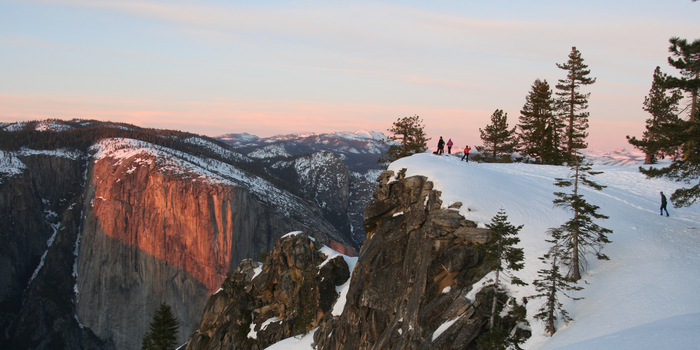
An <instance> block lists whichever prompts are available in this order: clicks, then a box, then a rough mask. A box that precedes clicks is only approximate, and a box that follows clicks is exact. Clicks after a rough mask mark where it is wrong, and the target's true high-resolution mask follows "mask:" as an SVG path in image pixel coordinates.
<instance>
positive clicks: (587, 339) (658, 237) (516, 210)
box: [271, 150, 700, 350]
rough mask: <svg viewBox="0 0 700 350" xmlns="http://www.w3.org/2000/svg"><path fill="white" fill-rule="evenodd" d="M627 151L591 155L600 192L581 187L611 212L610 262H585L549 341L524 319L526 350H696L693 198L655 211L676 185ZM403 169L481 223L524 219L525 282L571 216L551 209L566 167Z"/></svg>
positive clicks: (420, 161)
mask: <svg viewBox="0 0 700 350" xmlns="http://www.w3.org/2000/svg"><path fill="white" fill-rule="evenodd" d="M626 153H629V152H627V151H624V150H619V151H618V152H613V153H611V154H602V153H598V152H590V153H589V156H591V157H595V158H596V159H595V163H597V164H601V165H596V166H595V167H594V169H595V170H600V171H603V172H604V173H603V174H601V175H598V176H596V177H594V179H596V181H597V182H599V183H600V184H603V185H606V186H608V187H607V188H606V189H604V190H603V191H601V192H597V191H594V190H589V189H584V190H583V191H584V192H583V194H584V195H585V197H586V199H587V200H588V201H589V202H590V203H592V204H595V205H598V206H600V212H601V213H602V214H605V215H608V216H610V219H608V220H602V221H600V222H599V224H600V225H601V226H603V227H606V228H609V229H612V230H613V234H611V235H609V238H610V239H611V240H612V241H613V242H612V243H611V244H608V245H607V246H606V247H605V249H604V251H603V252H604V253H605V254H607V255H608V256H609V257H610V261H597V260H595V258H594V257H591V258H590V260H589V266H588V270H587V272H586V273H585V274H584V276H583V280H582V281H581V282H580V285H582V286H583V287H584V288H585V289H584V290H583V291H580V292H577V293H576V295H575V296H577V297H583V298H584V299H583V300H579V301H572V300H570V299H565V298H564V299H562V300H563V302H564V305H565V309H566V310H568V312H569V314H570V316H571V317H572V318H573V319H574V321H573V322H571V323H570V324H569V325H565V324H559V325H558V326H557V327H558V331H557V333H555V335H554V336H553V337H551V338H550V337H549V336H547V335H546V334H545V332H544V327H543V324H542V323H541V322H538V321H536V320H533V319H530V324H531V326H532V333H533V336H532V338H530V340H529V341H528V342H527V343H526V344H525V346H524V347H525V348H526V349H558V348H563V349H568V350H579V349H662V348H666V349H698V348H699V347H700V345H698V344H700V331H699V330H700V302H698V296H699V295H700V292H699V291H700V278H699V276H700V204H696V205H695V206H693V207H691V208H680V209H675V208H670V209H669V212H670V214H671V217H668V218H667V217H665V216H660V215H659V213H658V208H659V205H660V196H659V191H663V192H664V193H666V195H667V196H670V194H671V193H673V191H674V190H675V189H676V188H679V187H681V186H680V184H678V183H675V182H670V181H666V180H659V179H652V180H649V179H646V178H645V177H644V175H642V174H640V173H639V171H638V168H637V167H638V160H639V158H638V157H637V156H638V155H636V154H632V153H629V154H630V156H631V157H634V159H633V160H629V161H624V159H623V158H625V154H626ZM606 158H607V159H617V160H622V161H617V162H608V161H607V160H606ZM602 164H618V165H602ZM619 164H624V165H619ZM401 168H407V169H408V172H407V176H411V175H418V174H420V175H426V176H428V178H429V179H430V180H431V181H433V182H434V183H435V185H436V188H437V189H439V190H442V199H443V205H444V206H445V207H446V206H448V205H450V204H451V203H454V202H458V201H459V202H462V203H463V204H464V205H463V206H462V209H461V210H460V212H461V213H462V214H463V215H464V216H465V217H466V218H468V219H470V220H474V221H477V222H479V223H481V224H486V223H489V222H490V221H491V218H492V217H493V216H494V215H495V214H496V213H497V212H498V210H499V209H504V210H505V211H506V213H507V215H508V219H509V221H510V222H511V223H512V224H513V225H524V228H523V229H522V231H521V232H520V238H521V247H523V248H524V250H525V255H526V266H525V269H524V270H522V271H520V272H519V273H518V274H517V275H518V276H519V277H521V278H522V279H524V280H525V281H526V282H532V280H533V279H535V278H536V277H537V270H539V269H541V268H542V267H543V264H542V263H541V262H540V261H539V260H538V259H537V257H539V256H541V255H542V254H543V253H545V251H546V250H547V249H548V244H547V243H546V242H545V241H544V239H545V238H546V234H545V232H546V231H547V229H548V228H551V227H556V226H559V225H561V224H562V223H563V222H564V221H566V220H567V219H568V217H569V214H568V213H567V212H566V211H564V210H563V209H555V208H553V207H552V200H553V199H554V195H553V192H554V191H555V190H557V188H556V187H555V186H554V185H553V183H554V178H556V177H566V176H567V174H568V171H569V170H568V168H566V167H557V166H546V165H530V164H517V163H516V164H484V163H481V164H480V163H474V162H470V163H466V162H460V159H459V158H458V157H453V156H435V155H432V154H420V155H416V156H413V157H409V158H404V159H401V160H398V161H396V162H394V163H393V164H392V165H391V166H390V169H391V170H394V171H397V170H399V169H401ZM511 290H512V291H513V293H514V294H515V295H516V296H517V297H518V299H520V298H522V297H524V296H528V295H532V294H535V291H534V288H533V287H532V286H526V287H512V288H511ZM540 305H541V301H540V300H537V299H535V300H532V301H530V302H529V304H528V314H529V315H533V314H535V312H536V310H537V309H538V308H539V306H540ZM309 339H310V338H309V336H307V337H304V338H300V339H296V338H290V339H289V340H288V341H287V342H286V343H284V346H283V347H284V348H285V349H310V345H309V344H310V342H309ZM278 345H282V344H281V343H278V344H276V345H275V346H278ZM271 348H274V347H271Z"/></svg>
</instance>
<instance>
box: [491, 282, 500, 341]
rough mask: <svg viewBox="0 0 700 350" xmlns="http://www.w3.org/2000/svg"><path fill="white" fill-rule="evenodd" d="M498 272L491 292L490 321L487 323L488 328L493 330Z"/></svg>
mask: <svg viewBox="0 0 700 350" xmlns="http://www.w3.org/2000/svg"><path fill="white" fill-rule="evenodd" d="M499 272H501V271H500V270H496V287H495V289H494V292H493V304H491V320H490V321H489V328H490V329H493V324H494V321H495V320H496V302H497V301H498V273H499Z"/></svg>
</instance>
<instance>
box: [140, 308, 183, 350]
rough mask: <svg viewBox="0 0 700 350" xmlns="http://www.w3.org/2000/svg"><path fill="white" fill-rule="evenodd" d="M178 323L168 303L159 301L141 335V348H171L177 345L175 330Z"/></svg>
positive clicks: (157, 349)
mask: <svg viewBox="0 0 700 350" xmlns="http://www.w3.org/2000/svg"><path fill="white" fill-rule="evenodd" d="M178 328H180V323H179V322H178V321H177V319H176V318H175V316H174V315H173V311H172V309H171V308H170V306H169V305H167V304H165V303H161V304H160V307H159V308H158V310H156V313H155V315H153V321H151V324H150V325H149V326H148V332H146V334H145V335H144V336H143V341H142V343H141V350H173V349H175V347H176V346H177V332H178Z"/></svg>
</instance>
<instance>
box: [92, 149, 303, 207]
mask: <svg viewBox="0 0 700 350" xmlns="http://www.w3.org/2000/svg"><path fill="white" fill-rule="evenodd" d="M90 150H91V152H92V153H93V158H94V160H95V162H97V161H99V160H101V159H104V158H112V159H114V160H116V163H117V164H121V163H122V162H124V161H130V162H132V163H136V164H139V165H151V164H155V165H157V168H158V170H159V171H161V172H164V173H167V174H173V175H179V176H187V177H190V178H191V179H192V181H201V182H203V183H208V184H227V185H231V186H241V187H246V188H248V189H249V190H250V191H251V192H252V193H254V194H256V195H257V197H258V198H260V200H262V201H265V202H267V203H271V204H272V205H274V207H275V208H276V209H277V210H278V211H279V212H281V213H283V214H284V215H286V216H290V215H291V214H292V213H293V212H304V211H305V210H306V209H305V207H304V205H302V204H301V200H300V199H299V198H297V197H296V196H294V195H292V194H290V193H289V192H287V191H283V190H280V189H279V188H277V187H275V186H274V185H272V184H270V183H269V182H267V181H266V180H264V179H262V178H260V177H257V176H254V175H251V174H248V173H246V172H243V171H242V170H240V169H238V168H236V167H234V166H232V165H230V164H227V163H224V162H220V161H218V160H214V159H209V158H207V159H203V158H200V157H196V156H193V155H190V154H187V153H183V152H180V151H177V150H173V149H170V148H167V147H162V146H158V145H154V144H151V143H148V142H144V141H139V140H134V139H123V138H113V139H103V140H100V141H99V142H98V143H96V144H95V145H93V146H92V147H91V148H90Z"/></svg>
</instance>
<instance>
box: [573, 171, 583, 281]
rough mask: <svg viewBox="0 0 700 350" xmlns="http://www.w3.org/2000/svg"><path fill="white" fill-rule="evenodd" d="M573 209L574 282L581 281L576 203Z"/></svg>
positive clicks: (576, 197) (576, 178)
mask: <svg viewBox="0 0 700 350" xmlns="http://www.w3.org/2000/svg"><path fill="white" fill-rule="evenodd" d="M575 159H576V160H575V161H576V175H575V176H574V201H576V202H578V168H579V164H578V158H575ZM573 208H574V222H575V223H576V227H575V228H574V232H572V235H573V237H572V238H573V239H572V243H573V246H574V247H573V251H572V255H573V256H572V258H573V266H572V267H571V269H572V275H571V278H573V280H574V281H578V280H580V279H581V269H580V264H579V261H578V260H579V256H578V246H579V242H578V235H579V228H578V214H579V213H578V210H579V209H578V203H574V205H573Z"/></svg>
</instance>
